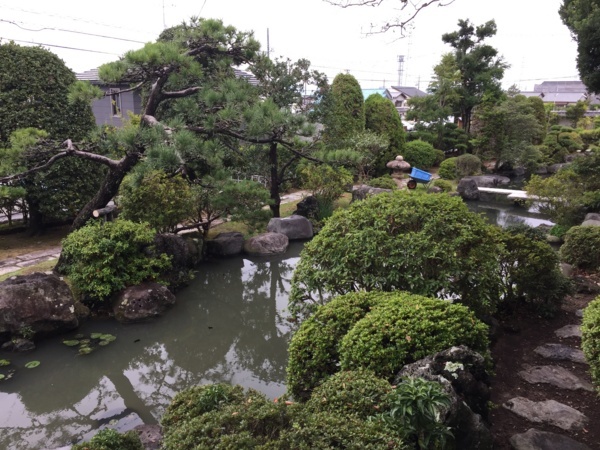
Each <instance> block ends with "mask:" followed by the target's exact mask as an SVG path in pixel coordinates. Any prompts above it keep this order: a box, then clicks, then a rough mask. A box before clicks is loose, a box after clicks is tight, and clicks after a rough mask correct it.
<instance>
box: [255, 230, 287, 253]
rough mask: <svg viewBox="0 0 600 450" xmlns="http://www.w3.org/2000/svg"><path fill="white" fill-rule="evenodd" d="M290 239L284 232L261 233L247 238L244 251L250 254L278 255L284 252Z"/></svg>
mask: <svg viewBox="0 0 600 450" xmlns="http://www.w3.org/2000/svg"><path fill="white" fill-rule="evenodd" d="M289 243H290V240H289V239H288V237H287V236H286V235H285V234H281V233H263V234H259V235H258V236H254V237H252V238H250V239H248V240H247V241H246V242H245V243H244V251H245V252H246V253H248V254H250V255H259V256H260V255H278V254H280V253H285V251H286V250H287V248H288V245H289Z"/></svg>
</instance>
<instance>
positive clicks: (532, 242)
mask: <svg viewBox="0 0 600 450" xmlns="http://www.w3.org/2000/svg"><path fill="white" fill-rule="evenodd" d="M501 240H502V242H503V243H504V251H502V252H499V259H500V265H501V268H502V271H503V272H502V275H503V276H502V285H503V296H502V305H503V307H504V308H505V309H507V310H509V311H510V310H514V309H516V308H518V307H519V306H521V305H525V306H528V307H532V308H534V309H535V310H537V312H539V313H542V314H544V315H551V314H553V313H555V312H556V311H558V309H559V307H560V304H561V302H562V301H563V299H564V297H565V296H566V295H567V294H568V293H569V292H570V290H571V289H570V288H571V286H570V282H569V280H568V278H567V277H565V276H564V275H563V274H562V272H561V271H560V268H559V259H558V254H557V252H556V251H554V250H553V249H552V247H550V245H549V244H548V243H547V242H546V237H545V234H544V233H542V232H541V231H540V230H538V229H534V228H530V227H527V226H524V227H511V228H507V229H505V230H504V231H503V232H502V233H501Z"/></svg>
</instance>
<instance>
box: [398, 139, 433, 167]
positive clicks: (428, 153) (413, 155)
mask: <svg viewBox="0 0 600 450" xmlns="http://www.w3.org/2000/svg"><path fill="white" fill-rule="evenodd" d="M403 152H404V155H402V156H404V160H405V161H407V162H408V163H410V165H411V166H412V167H417V168H419V169H422V170H427V169H429V168H430V167H433V165H434V164H435V163H436V161H437V160H438V154H437V152H436V150H435V148H433V145H431V144H430V143H429V142H425V141H421V140H418V141H410V142H408V143H406V145H405V146H404V149H403Z"/></svg>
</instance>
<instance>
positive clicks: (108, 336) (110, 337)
mask: <svg viewBox="0 0 600 450" xmlns="http://www.w3.org/2000/svg"><path fill="white" fill-rule="evenodd" d="M100 339H102V340H103V341H108V342H112V341H114V340H115V339H117V337H116V336H113V335H112V334H103V335H102V336H101V337H100Z"/></svg>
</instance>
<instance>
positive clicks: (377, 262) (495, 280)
mask: <svg viewBox="0 0 600 450" xmlns="http://www.w3.org/2000/svg"><path fill="white" fill-rule="evenodd" d="M495 239H496V234H495V232H494V227H492V226H491V225H489V224H487V223H486V222H485V220H484V219H483V218H482V217H480V216H479V215H477V214H475V213H472V212H470V211H469V209H468V208H467V206H466V205H465V204H464V202H463V201H462V200H461V199H460V198H456V197H450V196H446V195H418V196H417V195H411V193H410V192H407V191H394V192H391V193H384V194H379V195H375V196H371V197H369V198H367V199H365V200H363V201H361V202H355V203H353V204H351V205H350V206H349V207H348V208H347V209H344V210H338V211H336V212H335V213H334V215H333V217H332V218H331V219H330V220H329V221H328V222H327V223H326V224H325V226H324V227H323V229H322V230H321V231H320V232H319V234H318V235H317V236H315V237H314V238H313V239H312V240H311V241H310V242H309V243H307V244H306V245H305V246H304V249H303V250H302V256H301V259H300V262H299V264H298V265H297V266H296V270H295V272H294V275H293V278H292V289H291V293H290V300H289V310H290V312H291V313H292V314H293V315H295V316H296V317H298V318H302V317H304V316H307V315H310V314H311V312H312V311H314V309H315V308H316V306H317V305H319V304H324V303H326V302H327V301H328V299H330V298H331V296H333V295H340V294H345V293H348V292H352V291H361V290H366V291H374V290H377V291H394V290H402V291H409V292H412V293H415V294H421V295H426V296H429V297H437V296H443V297H454V298H457V299H458V301H460V302H461V303H463V304H465V305H467V306H469V307H471V308H472V309H473V310H474V311H476V313H477V314H478V315H480V314H486V313H489V312H492V311H493V310H494V309H495V307H496V305H497V302H498V300H499V291H498V288H499V286H500V280H499V267H498V261H497V258H496V256H495V255H496V253H497V252H498V250H499V249H498V245H499V243H498V242H496V241H495Z"/></svg>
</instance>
